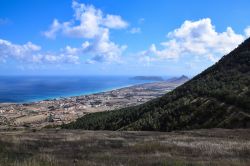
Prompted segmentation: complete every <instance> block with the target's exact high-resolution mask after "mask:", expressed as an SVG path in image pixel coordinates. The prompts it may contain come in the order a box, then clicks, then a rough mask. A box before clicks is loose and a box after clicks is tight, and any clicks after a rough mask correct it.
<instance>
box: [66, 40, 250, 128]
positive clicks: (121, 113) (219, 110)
mask: <svg viewBox="0 0 250 166" xmlns="http://www.w3.org/2000/svg"><path fill="white" fill-rule="evenodd" d="M216 127H222V128H249V127H250V39H247V40H246V41H245V42H244V43H242V44H241V45H240V46H239V47H238V48H236V49H235V50H233V51H232V52H231V53H229V54H228V55H226V56H224V57H223V58H222V59H221V60H220V61H219V62H217V63H216V64H215V65H213V66H211V67H210V68H208V69H207V70H205V71H203V72H202V73H201V74H199V75H197V76H196V77H194V78H193V79H191V80H190V81H188V82H187V83H185V84H184V85H182V86H180V87H178V88H176V89H175V90H173V91H172V92H170V93H167V94H166V95H164V96H163V97H161V98H157V99H155V100H152V101H149V102H147V103H145V104H142V105H139V106H136V107H129V108H124V109H120V110H115V111H109V112H100V113H93V114H88V115H86V116H84V117H82V118H79V119H78V120H77V121H76V122H73V123H70V124H67V125H63V126H62V128H65V129H87V130H152V131H153V130H158V131H172V130H183V129H199V128H216Z"/></svg>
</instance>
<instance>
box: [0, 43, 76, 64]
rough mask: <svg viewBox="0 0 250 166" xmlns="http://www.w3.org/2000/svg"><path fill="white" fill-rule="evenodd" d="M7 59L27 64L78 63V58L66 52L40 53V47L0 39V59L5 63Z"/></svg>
mask: <svg viewBox="0 0 250 166" xmlns="http://www.w3.org/2000/svg"><path fill="white" fill-rule="evenodd" d="M66 48H67V47H66ZM68 49H69V50H70V48H68ZM70 51H71V52H73V51H72V50H70ZM9 58H11V59H15V60H18V61H22V62H28V63H78V61H79V57H78V56H75V55H72V54H70V53H69V52H66V51H65V52H62V53H59V54H56V53H55V54H51V53H42V52H41V47H40V46H38V45H35V44H33V43H31V42H27V43H26V44H23V45H20V44H13V43H11V42H10V41H7V40H2V39H0V59H1V61H2V62H6V61H7V60H8V59H9Z"/></svg>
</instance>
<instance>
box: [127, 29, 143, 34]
mask: <svg viewBox="0 0 250 166" xmlns="http://www.w3.org/2000/svg"><path fill="white" fill-rule="evenodd" d="M129 32H130V33H131V34H136V33H141V28H139V27H134V28H132V29H130V31H129Z"/></svg>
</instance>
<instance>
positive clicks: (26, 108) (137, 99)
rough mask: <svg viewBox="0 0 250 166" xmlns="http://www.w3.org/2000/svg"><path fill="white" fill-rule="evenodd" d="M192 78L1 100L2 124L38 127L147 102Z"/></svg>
mask: <svg viewBox="0 0 250 166" xmlns="http://www.w3.org/2000/svg"><path fill="white" fill-rule="evenodd" d="M187 80H188V78H186V77H185V78H183V77H179V78H173V79H171V80H166V81H160V82H153V83H146V84H140V85H134V86H129V87H125V88H120V89H116V90H111V91H107V92H101V93H96V94H90V95H83V96H74V97H69V98H59V99H54V100H43V101H38V102H32V103H23V104H13V103H11V104H8V103H5V104H4V103H3V104H0V128H1V127H23V126H25V127H29V126H30V127H36V128H41V127H44V126H47V125H60V124H63V123H69V122H72V121H74V120H76V119H77V118H79V117H82V116H84V115H86V114H89V113H93V112H102V111H107V110H114V109H119V108H124V107H129V106H135V105H138V104H142V103H145V102H146V101H149V100H151V99H154V98H157V97H160V96H162V95H164V94H165V93H167V92H169V91H171V90H173V89H174V88H176V87H177V86H179V85H181V84H183V83H184V82H186V81H187Z"/></svg>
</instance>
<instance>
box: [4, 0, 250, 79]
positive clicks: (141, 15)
mask: <svg viewBox="0 0 250 166" xmlns="http://www.w3.org/2000/svg"><path fill="white" fill-rule="evenodd" d="M249 6H250V2H249V1H248V0H239V1H234V0H227V1H226V0H220V1H215V0H214V1H211V0H210V1H209V0H204V1H198V0H189V1H183V0H175V1H174V0H172V1H170V0H157V1H155V0H147V1H145V0H133V1H132V0H126V1H117V0H106V1H105V0H91V1H90V0H88V1H86V0H73V1H71V0H22V1H20V0H0V75H168V76H171V75H181V74H185V75H189V76H193V75H195V74H197V73H199V72H201V71H202V70H204V69H205V68H207V67H208V66H210V65H212V64H213V63H215V62H216V61H218V59H220V57H222V56H223V55H224V54H226V53H228V52H229V51H230V50H232V49H233V48H235V47H236V46H237V45H238V44H240V43H241V42H242V41H243V40H245V39H246V38H247V37H249V35H250V27H249V26H250V20H249V19H248V18H249V16H250V10H249Z"/></svg>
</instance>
